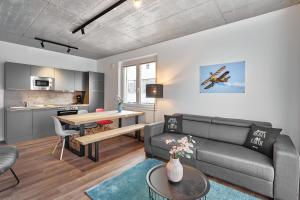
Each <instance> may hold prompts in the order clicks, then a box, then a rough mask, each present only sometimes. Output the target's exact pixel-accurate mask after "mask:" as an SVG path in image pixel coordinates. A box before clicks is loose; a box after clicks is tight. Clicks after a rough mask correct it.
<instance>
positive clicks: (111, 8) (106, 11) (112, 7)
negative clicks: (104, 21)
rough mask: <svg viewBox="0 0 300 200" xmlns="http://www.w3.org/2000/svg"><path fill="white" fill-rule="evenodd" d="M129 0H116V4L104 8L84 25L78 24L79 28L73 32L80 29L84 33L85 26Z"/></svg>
mask: <svg viewBox="0 0 300 200" xmlns="http://www.w3.org/2000/svg"><path fill="white" fill-rule="evenodd" d="M125 1H127V0H119V1H118V2H116V3H115V4H113V5H111V6H110V7H108V8H106V9H105V10H103V11H102V12H100V13H99V14H98V15H96V16H95V17H93V18H91V19H89V20H88V21H86V22H85V23H83V24H82V25H80V26H78V27H77V28H75V29H74V30H73V31H72V33H73V34H74V33H76V32H78V31H79V30H81V33H82V34H84V28H85V27H86V26H87V25H89V24H90V23H92V22H93V21H95V20H96V19H98V18H100V17H102V16H103V15H105V14H106V13H109V12H110V11H112V10H113V9H115V8H116V7H118V6H119V5H121V4H122V3H124V2H125Z"/></svg>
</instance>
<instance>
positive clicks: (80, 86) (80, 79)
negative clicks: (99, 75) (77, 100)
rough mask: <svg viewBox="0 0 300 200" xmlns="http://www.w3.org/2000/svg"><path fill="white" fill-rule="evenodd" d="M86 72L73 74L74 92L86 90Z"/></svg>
mask: <svg viewBox="0 0 300 200" xmlns="http://www.w3.org/2000/svg"><path fill="white" fill-rule="evenodd" d="M85 83H86V72H78V71H76V72H75V91H85V90H86V87H85V86H86V84H85Z"/></svg>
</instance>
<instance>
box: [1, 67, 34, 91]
mask: <svg viewBox="0 0 300 200" xmlns="http://www.w3.org/2000/svg"><path fill="white" fill-rule="evenodd" d="M4 73H5V89H6V90H30V65H26V64H19V63H11V62H6V63H5V64H4Z"/></svg>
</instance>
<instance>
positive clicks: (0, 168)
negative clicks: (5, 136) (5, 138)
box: [0, 145, 20, 192]
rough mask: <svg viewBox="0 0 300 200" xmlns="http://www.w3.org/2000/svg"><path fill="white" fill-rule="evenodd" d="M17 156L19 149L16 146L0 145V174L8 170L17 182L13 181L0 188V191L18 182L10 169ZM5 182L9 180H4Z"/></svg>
mask: <svg viewBox="0 0 300 200" xmlns="http://www.w3.org/2000/svg"><path fill="white" fill-rule="evenodd" d="M18 157H19V151H18V149H17V148H16V147H13V146H6V145H5V146H0V175H1V174H4V173H5V172H6V171H8V170H10V171H11V173H12V174H13V175H14V177H15V179H16V181H17V183H15V184H14V185H11V186H8V187H5V188H4V189H1V190H0V192H3V191H5V190H7V189H10V188H13V187H15V186H16V185H18V184H19V183H20V180H19V178H18V176H17V175H16V173H15V172H14V170H13V169H12V166H13V165H14V164H15V162H16V160H17V159H18ZM6 182H9V181H6ZM4 185H6V183H4Z"/></svg>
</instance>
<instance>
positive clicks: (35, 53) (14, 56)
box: [0, 41, 97, 141]
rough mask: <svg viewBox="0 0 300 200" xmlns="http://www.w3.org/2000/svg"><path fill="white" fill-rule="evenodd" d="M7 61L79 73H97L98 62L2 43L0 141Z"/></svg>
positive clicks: (0, 50) (0, 59)
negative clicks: (72, 70)
mask: <svg viewBox="0 0 300 200" xmlns="http://www.w3.org/2000/svg"><path fill="white" fill-rule="evenodd" d="M7 61H9V62H17V63H25V64H33V65H40V66H49V67H58V68H65V69H74V70H78V71H97V61H96V60H92V59H87V58H82V57H77V56H72V55H67V54H63V53H57V52H53V51H47V50H44V49H38V48H33V47H27V46H22V45H18V44H13V43H7V42H1V41H0V141H1V140H3V136H4V102H3V101H4V63H5V62H7Z"/></svg>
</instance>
